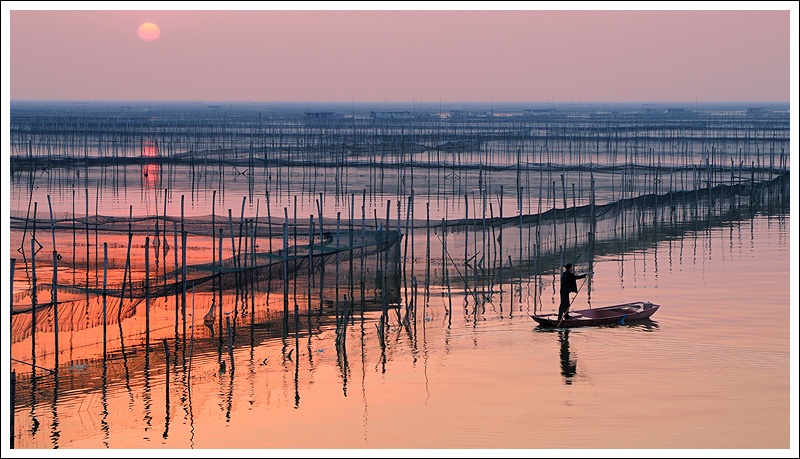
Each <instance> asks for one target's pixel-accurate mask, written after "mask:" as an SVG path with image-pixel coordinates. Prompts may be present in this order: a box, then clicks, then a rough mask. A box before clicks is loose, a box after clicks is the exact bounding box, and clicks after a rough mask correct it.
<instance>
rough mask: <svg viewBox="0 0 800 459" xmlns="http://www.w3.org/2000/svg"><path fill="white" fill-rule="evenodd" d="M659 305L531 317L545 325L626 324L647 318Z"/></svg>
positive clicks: (646, 303) (643, 303)
mask: <svg viewBox="0 0 800 459" xmlns="http://www.w3.org/2000/svg"><path fill="white" fill-rule="evenodd" d="M658 307H659V305H657V304H653V303H651V302H649V301H639V302H635V303H625V304H615V305H613V306H603V307H601V308H593V309H580V310H577V311H569V313H568V314H567V316H566V317H564V318H563V319H562V320H561V321H559V320H558V314H557V313H553V314H538V315H532V316H531V318H532V319H533V320H535V321H536V322H538V323H539V325H541V326H543V327H557V328H572V327H586V326H591V325H610V324H620V325H624V324H627V323H629V322H633V321H635V320H641V319H646V318H648V317H650V316H652V315H653V314H655V312H656V311H657V310H658Z"/></svg>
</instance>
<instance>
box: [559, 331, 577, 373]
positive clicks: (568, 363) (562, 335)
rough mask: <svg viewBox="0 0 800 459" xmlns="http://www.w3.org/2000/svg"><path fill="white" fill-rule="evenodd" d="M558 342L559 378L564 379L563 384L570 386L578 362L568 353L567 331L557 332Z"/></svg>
mask: <svg viewBox="0 0 800 459" xmlns="http://www.w3.org/2000/svg"><path fill="white" fill-rule="evenodd" d="M558 341H559V342H560V343H561V376H563V377H564V384H572V377H573V376H575V373H576V371H577V366H578V361H577V360H576V359H573V358H572V356H571V355H570V353H569V329H563V330H559V331H558Z"/></svg>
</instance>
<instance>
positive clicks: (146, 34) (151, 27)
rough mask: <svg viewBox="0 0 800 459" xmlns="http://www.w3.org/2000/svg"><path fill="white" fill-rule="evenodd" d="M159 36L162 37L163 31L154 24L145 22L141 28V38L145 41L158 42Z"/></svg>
mask: <svg viewBox="0 0 800 459" xmlns="http://www.w3.org/2000/svg"><path fill="white" fill-rule="evenodd" d="M159 35H161V30H159V28H158V26H157V25H155V24H153V23H152V22H145V23H144V24H142V25H140V26H139V38H141V39H142V40H144V41H153V40H157V39H158V36H159Z"/></svg>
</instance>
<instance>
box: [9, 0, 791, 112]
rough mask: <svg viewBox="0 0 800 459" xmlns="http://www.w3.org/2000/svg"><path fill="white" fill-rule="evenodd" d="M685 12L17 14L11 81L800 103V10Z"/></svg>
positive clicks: (778, 6) (451, 96)
mask: <svg viewBox="0 0 800 459" xmlns="http://www.w3.org/2000/svg"><path fill="white" fill-rule="evenodd" d="M120 3H122V8H141V7H142V6H141V4H140V3H138V2H132V3H125V2H120ZM6 4H9V6H10V8H11V9H10V10H9V6H6ZM676 4H677V7H679V8H688V9H684V10H667V11H664V10H662V11H655V10H649V11H648V10H644V11H628V10H608V9H607V8H610V7H612V6H609V4H608V3H588V4H587V3H581V2H570V3H563V4H561V3H557V4H555V5H553V4H552V3H547V2H544V3H541V4H540V3H533V2H508V3H505V4H503V3H501V4H499V5H500V6H499V7H497V6H495V5H498V4H496V3H481V2H479V3H460V4H458V3H457V4H456V5H463V6H464V7H465V8H475V7H483V8H489V7H493V8H500V7H504V8H514V9H516V10H505V11H500V10H497V9H494V10H486V9H485V10H480V11H479V10H472V11H466V10H453V9H452V8H454V6H453V5H451V4H450V3H447V2H445V3H433V4H431V3H429V2H423V3H419V4H416V5H412V7H414V8H427V10H419V9H417V10H413V11H412V10H408V8H409V6H408V5H406V4H397V5H395V6H394V7H395V8H405V9H406V10H393V11H389V10H386V9H383V10H374V9H373V10H360V11H359V10H352V9H351V10H341V9H340V10H328V11H320V10H316V9H313V8H315V7H319V6H320V5H322V6H325V7H329V8H330V6H329V5H333V7H335V8H386V7H385V6H382V5H380V4H375V3H365V4H363V5H362V3H358V2H357V3H349V2H344V3H332V4H328V3H324V4H319V3H316V2H310V3H304V2H296V3H293V2H284V3H281V2H264V3H261V2H256V3H245V4H241V3H236V2H233V3H227V2H226V3H216V2H211V3H204V2H201V3H194V4H191V5H192V6H199V7H202V8H219V9H220V10H218V11H197V10H193V11H189V10H185V11H178V10H169V11H167V10H138V11H137V10H103V11H87V10H77V9H76V8H98V7H106V8H108V7H113V8H117V7H118V6H116V5H117V3H116V2H115V3H110V4H105V3H97V4H96V3H88V4H87V3H80V2H78V3H74V2H67V3H63V4H62V3H48V2H3V9H4V11H3V15H4V17H3V20H4V24H3V30H4V32H3V33H4V34H8V35H7V36H8V37H10V40H7V39H4V40H3V41H4V43H7V44H8V45H3V46H4V47H5V46H8V48H6V49H4V56H3V59H4V65H3V73H4V78H5V77H6V75H8V77H7V78H8V81H9V84H10V97H11V99H13V100H21V99H57V100H146V101H154V100H170V101H175V100H182V101H187V100H203V101H212V100H213V101H348V102H349V101H355V102H369V101H381V102H382V101H387V100H388V101H398V102H412V101H417V102H420V101H422V102H432V101H466V102H477V101H497V102H501V101H508V102H518V101H527V102H537V101H555V102H566V101H574V102H580V101H583V102H593V101H597V102H603V101H607V102H630V101H634V102H635V101H650V102H660V101H665V102H695V101H700V102H718V101H764V102H789V100H790V81H793V82H796V79H793V78H794V77H792V76H790V67H791V65H792V61H790V53H791V52H794V53H795V54H796V53H797V50H796V49H790V43H792V42H794V43H795V44H796V42H797V30H796V27H794V24H793V26H792V27H791V28H790V11H791V16H792V21H795V20H796V13H797V6H796V4H795V2H763V3H749V2H743V3H741V4H737V2H727V3H723V5H729V6H728V7H736V8H742V7H744V8H751V9H750V10H739V11H732V10H731V11H728V10H721V9H719V8H721V7H720V6H719V5H718V4H717V3H716V2H712V3H708V4H703V3H700V4H699V5H701V6H704V7H705V8H706V10H697V9H696V8H697V5H698V3H696V2H689V3H685V4H684V3H681V2H666V4H664V5H661V6H662V7H667V8H675V7H676ZM144 5H145V6H146V7H149V8H165V7H171V8H183V7H184V5H178V4H173V3H166V6H164V4H162V3H161V2H153V3H147V2H144ZM276 5H277V6H276ZM431 5H433V7H437V8H439V10H437V11H434V10H432V9H431V8H432V6H431ZM542 5H544V7H547V8H551V9H550V10H530V9H529V8H542V7H543V6H542ZM611 5H613V4H611ZM730 5H733V6H730ZM586 6H592V7H593V8H598V7H600V8H606V9H605V10H595V11H588V10H583V9H581V8H585V7H586ZM622 6H625V7H628V8H630V7H637V8H652V6H649V5H647V4H643V3H633V4H632V5H628V4H624V5H621V6H620V7H622ZM276 7H279V8H283V10H264V9H263V8H276ZM556 7H560V8H578V9H576V10H572V11H564V10H561V11H556V10H552V8H556ZM31 8H35V10H31ZM42 8H72V9H71V10H60V11H53V10H47V9H42ZM230 8H245V9H247V8H250V9H257V10H255V11H253V10H250V11H245V10H231V9H230ZM287 8H288V10H287ZM442 8H449V10H442ZM6 21H8V22H6ZM145 22H153V23H155V24H156V25H157V26H158V27H159V28H160V36H159V38H158V39H156V40H154V41H145V40H142V39H140V38H139V36H138V35H137V29H138V28H139V26H140V25H141V24H142V23H145ZM8 25H10V27H8ZM790 37H792V39H790ZM6 50H8V51H9V52H10V58H9V53H6ZM794 62H795V63H796V60H795V61H794ZM7 63H10V66H9V65H7ZM7 69H10V71H9V70H7Z"/></svg>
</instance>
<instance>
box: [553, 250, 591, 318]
mask: <svg viewBox="0 0 800 459" xmlns="http://www.w3.org/2000/svg"><path fill="white" fill-rule="evenodd" d="M586 276H587V275H586V274H581V275H576V274H575V273H573V272H572V263H567V264H565V265H564V272H562V273H561V306H559V307H558V322H559V323H560V322H561V320H563V319H569V315H568V314H567V311H568V310H569V307H570V303H571V302H570V300H569V294H570V293H572V292H574V293H578V283H577V282H576V280H577V279H583V278H584V277H586Z"/></svg>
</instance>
